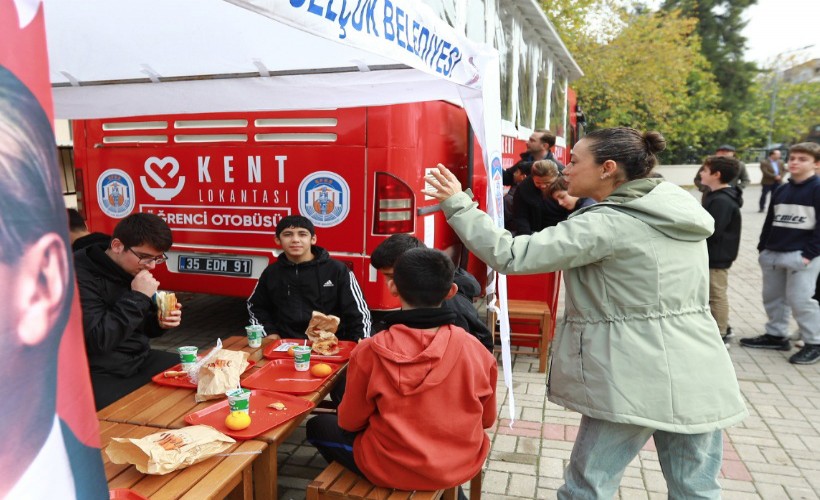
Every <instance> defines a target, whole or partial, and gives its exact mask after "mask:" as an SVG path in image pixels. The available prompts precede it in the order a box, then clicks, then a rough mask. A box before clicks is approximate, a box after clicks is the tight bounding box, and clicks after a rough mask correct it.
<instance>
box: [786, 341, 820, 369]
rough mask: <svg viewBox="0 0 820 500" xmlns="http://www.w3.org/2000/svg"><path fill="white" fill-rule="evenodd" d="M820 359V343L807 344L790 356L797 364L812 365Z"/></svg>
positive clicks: (790, 359) (792, 361) (791, 360)
mask: <svg viewBox="0 0 820 500" xmlns="http://www.w3.org/2000/svg"><path fill="white" fill-rule="evenodd" d="M818 361H820V344H806V345H805V346H804V347H803V348H802V349H800V350H799V351H797V354H795V355H793V356H792V357H790V358H789V363H794V364H795V365H812V364H814V363H817V362H818Z"/></svg>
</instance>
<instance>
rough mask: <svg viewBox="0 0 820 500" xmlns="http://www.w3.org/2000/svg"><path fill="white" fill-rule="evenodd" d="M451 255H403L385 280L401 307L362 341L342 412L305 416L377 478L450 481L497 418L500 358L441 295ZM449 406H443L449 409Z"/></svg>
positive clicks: (470, 471)
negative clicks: (456, 321) (466, 327)
mask: <svg viewBox="0 0 820 500" xmlns="http://www.w3.org/2000/svg"><path fill="white" fill-rule="evenodd" d="M453 271H454V266H453V262H452V261H451V260H450V258H449V257H447V256H446V255H444V254H443V253H442V252H440V251H438V250H432V249H427V248H415V249H412V250H409V251H407V252H405V253H404V254H403V255H402V256H401V257H399V259H398V261H397V262H396V264H395V266H394V267H393V273H394V274H393V279H392V280H390V281H389V282H388V287H389V288H390V292H391V293H392V294H393V295H396V296H398V297H399V299H400V300H401V303H402V310H401V311H397V312H395V313H392V314H390V315H388V316H387V317H386V318H385V322H386V325H387V326H388V328H387V330H385V331H383V332H381V333H380V334H378V335H375V336H373V337H371V338H368V339H364V340H362V341H361V342H360V343H359V345H358V346H357V347H356V349H354V351H353V353H352V355H351V357H350V364H349V365H348V368H347V390H346V392H345V395H344V399H343V400H342V403H341V404H340V405H339V410H338V416H337V415H319V416H317V417H314V418H313V419H311V420H310V421H308V423H307V438H308V440H309V441H310V442H311V443H312V444H313V445H314V446H316V447H317V448H318V449H319V452H320V453H321V454H322V456H323V457H324V458H325V459H326V460H327V461H328V462H331V461H334V460H335V461H337V462H339V463H341V464H342V465H344V466H345V467H347V468H348V469H350V470H351V471H353V472H356V473H358V474H361V475H363V476H364V477H366V478H367V479H368V480H369V481H370V482H372V483H373V484H375V485H378V486H383V487H390V488H399V489H404V490H437V489H443V488H452V487H453V486H456V485H460V484H463V483H465V482H467V481H469V480H470V479H471V478H472V477H473V476H475V475H476V473H477V472H478V471H479V470H480V469H481V467H482V465H483V464H484V460H485V458H486V457H487V453H488V451H489V447H490V441H489V438H488V437H487V434H486V433H485V432H484V429H487V428H489V427H490V426H491V425H492V424H493V422H495V416H496V406H495V404H496V403H495V385H496V378H497V375H498V368H497V365H496V360H495V358H494V357H493V356H492V355H491V354H490V353H489V352H487V350H486V349H485V348H484V347H483V346H482V345H481V343H480V342H478V341H477V340H476V339H475V338H474V337H472V336H470V334H468V333H467V332H465V331H464V330H463V329H461V328H459V327H457V326H454V325H453V324H452V323H453V320H454V319H455V314H454V313H453V312H452V311H451V310H449V309H444V308H442V307H440V306H441V303H442V302H443V301H444V300H445V299H447V298H450V297H452V296H453V295H455V293H456V290H457V288H456V286H455V285H454V284H453ZM442 408H446V409H447V411H446V412H442Z"/></svg>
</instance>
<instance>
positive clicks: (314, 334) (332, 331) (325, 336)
mask: <svg viewBox="0 0 820 500" xmlns="http://www.w3.org/2000/svg"><path fill="white" fill-rule="evenodd" d="M338 328H339V318H338V316H333V315H326V314H322V313H320V312H319V311H313V315H312V316H311V317H310V323H309V324H308V328H307V331H305V335H307V338H308V339H309V340H310V341H311V342H312V343H313V346H312V350H313V352H315V353H316V354H319V355H322V356H333V355H334V354H337V353H338V352H339V339H338V338H336V330H337V329H338Z"/></svg>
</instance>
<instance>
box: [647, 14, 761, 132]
mask: <svg viewBox="0 0 820 500" xmlns="http://www.w3.org/2000/svg"><path fill="white" fill-rule="evenodd" d="M755 3H757V0H665V1H664V3H663V5H662V9H663V10H666V11H673V10H680V11H681V12H682V13H683V15H684V16H686V17H691V18H693V19H696V20H697V33H698V35H699V36H700V39H701V51H702V53H703V55H704V56H705V57H706V59H707V60H708V62H709V71H710V72H711V73H713V74H714V75H715V78H716V81H717V83H718V85H719V86H720V92H721V102H720V107H721V109H723V110H724V111H725V112H726V113H727V114H728V119H729V122H728V126H727V128H726V130H725V131H722V132H721V133H720V134H718V135H717V136H715V137H714V140H713V141H712V145H713V146H716V145H717V144H719V143H723V142H729V143H739V142H743V141H744V139H745V137H746V136H748V135H749V134H750V133H753V131H752V130H751V129H750V128H749V125H748V123H747V122H744V121H743V119H744V118H748V116H747V113H746V110H745V108H746V107H747V104H748V99H749V88H750V86H751V85H752V81H753V79H754V77H755V75H756V73H757V68H756V66H755V64H753V63H750V62H747V61H744V60H743V55H744V52H745V45H746V39H745V37H744V36H743V35H742V32H743V28H744V27H745V26H746V21H744V20H743V11H744V10H745V9H746V8H748V7H749V6H751V5H753V4H755Z"/></svg>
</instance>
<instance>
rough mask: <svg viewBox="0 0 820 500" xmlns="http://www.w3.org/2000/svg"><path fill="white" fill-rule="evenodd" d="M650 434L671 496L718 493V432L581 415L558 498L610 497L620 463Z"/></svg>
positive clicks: (622, 465)
mask: <svg viewBox="0 0 820 500" xmlns="http://www.w3.org/2000/svg"><path fill="white" fill-rule="evenodd" d="M650 437H654V439H655V448H656V449H657V450H658V458H659V459H660V463H661V470H662V471H663V477H664V478H666V485H667V488H668V490H669V498H671V499H690V498H715V499H717V498H720V485H719V484H718V481H717V477H718V473H719V472H720V466H721V463H722V462H723V433H722V432H721V431H720V430H716V431H712V432H707V433H705V434H676V433H673V432H665V431H660V430H657V429H651V428H648V427H641V426H639V425H630V424H618V423H614V422H608V421H606V420H598V419H594V418H590V417H587V416H583V417H582V418H581V428H580V429H579V430H578V437H577V438H576V440H575V446H574V447H573V448H572V456H571V457H570V461H569V466H568V467H567V470H566V471H565V472H564V485H563V486H561V488H560V489H559V490H558V498H559V499H562V500H564V499H583V500H587V499H589V500H592V499H596V500H597V499H607V500H608V499H611V498H613V497H615V495H616V494H617V493H618V486H619V485H620V483H621V477H622V476H623V474H624V470H626V466H627V465H629V463H630V462H631V461H632V460H633V459H634V458H635V457H636V456H637V455H638V452H639V451H640V450H641V448H642V447H643V445H644V444H646V442H647V441H648V440H649V438H650Z"/></svg>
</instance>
